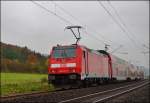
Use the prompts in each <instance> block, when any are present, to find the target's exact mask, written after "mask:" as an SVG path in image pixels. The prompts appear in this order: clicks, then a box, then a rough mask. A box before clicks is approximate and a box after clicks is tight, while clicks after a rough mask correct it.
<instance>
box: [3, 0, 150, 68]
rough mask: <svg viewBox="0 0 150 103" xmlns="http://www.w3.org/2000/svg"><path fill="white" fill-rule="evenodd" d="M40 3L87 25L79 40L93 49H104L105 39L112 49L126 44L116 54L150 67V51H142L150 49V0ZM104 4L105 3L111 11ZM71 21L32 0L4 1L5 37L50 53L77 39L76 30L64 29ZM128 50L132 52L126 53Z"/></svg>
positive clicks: (4, 38) (75, 21) (41, 51)
mask: <svg viewBox="0 0 150 103" xmlns="http://www.w3.org/2000/svg"><path fill="white" fill-rule="evenodd" d="M36 3H38V4H40V5H42V6H43V7H45V8H47V9H48V10H50V11H51V12H54V13H56V15H59V16H61V17H62V18H65V19H66V20H67V21H69V22H71V23H72V24H74V25H81V26H83V27H84V29H82V30H81V37H82V39H81V41H80V42H79V44H81V45H85V46H87V47H88V48H91V49H104V43H107V44H109V45H110V47H109V50H108V51H109V52H112V51H113V50H115V49H116V48H119V47H120V45H123V46H122V47H121V48H120V49H118V50H117V51H116V52H114V55H116V56H119V57H120V58H123V59H125V60H128V61H130V62H132V63H134V64H138V65H142V66H146V67H149V64H148V63H149V53H146V54H145V56H144V54H142V53H141V52H143V51H144V52H148V51H149V49H148V48H149V1H110V2H108V1H102V2H100V3H99V2H98V1H93V2H92V1H42V2H40V1H36ZM102 6H105V8H106V9H107V11H106V10H105V9H104V8H103V7H102ZM114 8H115V9H114ZM64 10H65V12H64ZM115 10H116V11H115ZM108 12H109V13H111V15H112V17H111V16H110V14H108ZM116 12H117V13H116ZM118 15H119V17H120V18H121V20H122V22H121V21H120V19H119V18H118ZM114 18H115V20H117V22H119V25H118V24H117V23H116V21H115V20H114ZM68 25H71V24H69V23H66V22H64V21H63V20H61V19H60V18H59V17H56V16H55V15H53V14H52V13H50V12H47V11H46V10H44V9H42V8H40V7H39V6H37V5H36V4H34V3H33V2H31V1H1V40H2V42H4V43H10V44H15V45H19V46H27V47H28V48H30V49H31V50H35V51H37V52H40V53H43V54H49V52H50V50H51V48H52V46H55V45H57V44H61V45H69V44H73V43H75V38H74V36H73V35H72V33H71V32H70V31H69V30H64V28H65V27H66V26H68ZM120 25H121V27H120ZM123 30H125V31H123ZM85 31H86V32H87V33H85ZM143 45H146V46H147V47H145V46H143ZM124 52H127V53H128V54H122V53H124Z"/></svg>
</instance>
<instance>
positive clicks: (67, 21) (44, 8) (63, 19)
mask: <svg viewBox="0 0 150 103" xmlns="http://www.w3.org/2000/svg"><path fill="white" fill-rule="evenodd" d="M31 2H32V3H34V4H35V5H37V6H38V7H40V8H42V9H43V10H45V11H47V12H49V13H50V14H52V15H54V16H56V17H58V18H59V19H60V20H62V21H64V22H65V23H68V24H71V25H74V24H73V23H72V22H70V21H69V20H67V19H65V18H64V17H62V16H60V15H58V14H56V13H55V12H53V11H51V10H49V9H47V8H46V7H44V6H43V5H41V4H39V3H37V2H35V1H33V0H31ZM84 32H85V33H87V31H84ZM87 36H91V35H87ZM91 37H92V38H93V36H91ZM96 40H97V41H98V42H101V43H103V44H106V43H104V42H103V41H102V40H100V39H98V38H97V39H96Z"/></svg>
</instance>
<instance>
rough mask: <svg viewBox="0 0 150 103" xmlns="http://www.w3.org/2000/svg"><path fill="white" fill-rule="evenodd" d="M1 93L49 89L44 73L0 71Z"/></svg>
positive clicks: (9, 93)
mask: <svg viewBox="0 0 150 103" xmlns="http://www.w3.org/2000/svg"><path fill="white" fill-rule="evenodd" d="M0 85H1V95H2V96H5V95H13V94H19V93H28V92H33V91H50V90H53V89H54V87H53V86H52V85H49V84H48V83H47V75H46V74H27V73H1V84H0Z"/></svg>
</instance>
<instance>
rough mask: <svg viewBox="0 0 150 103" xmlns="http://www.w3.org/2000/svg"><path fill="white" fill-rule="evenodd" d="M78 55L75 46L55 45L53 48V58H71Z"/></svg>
mask: <svg viewBox="0 0 150 103" xmlns="http://www.w3.org/2000/svg"><path fill="white" fill-rule="evenodd" d="M75 56H76V48H75V47H55V48H54V49H53V53H52V57H53V58H70V57H75Z"/></svg>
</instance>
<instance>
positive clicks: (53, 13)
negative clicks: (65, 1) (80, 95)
mask: <svg viewBox="0 0 150 103" xmlns="http://www.w3.org/2000/svg"><path fill="white" fill-rule="evenodd" d="M31 2H33V3H34V4H35V5H37V6H38V7H40V8H42V9H44V10H45V11H47V12H49V13H51V14H52V15H54V16H57V17H58V18H59V19H61V20H62V21H64V22H65V23H68V24H71V25H73V23H71V22H70V21H69V20H67V19H65V18H63V17H62V16H60V15H57V14H56V13H55V12H53V11H51V10H49V9H47V8H46V7H44V6H42V5H41V4H39V3H37V2H35V1H33V0H31Z"/></svg>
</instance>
